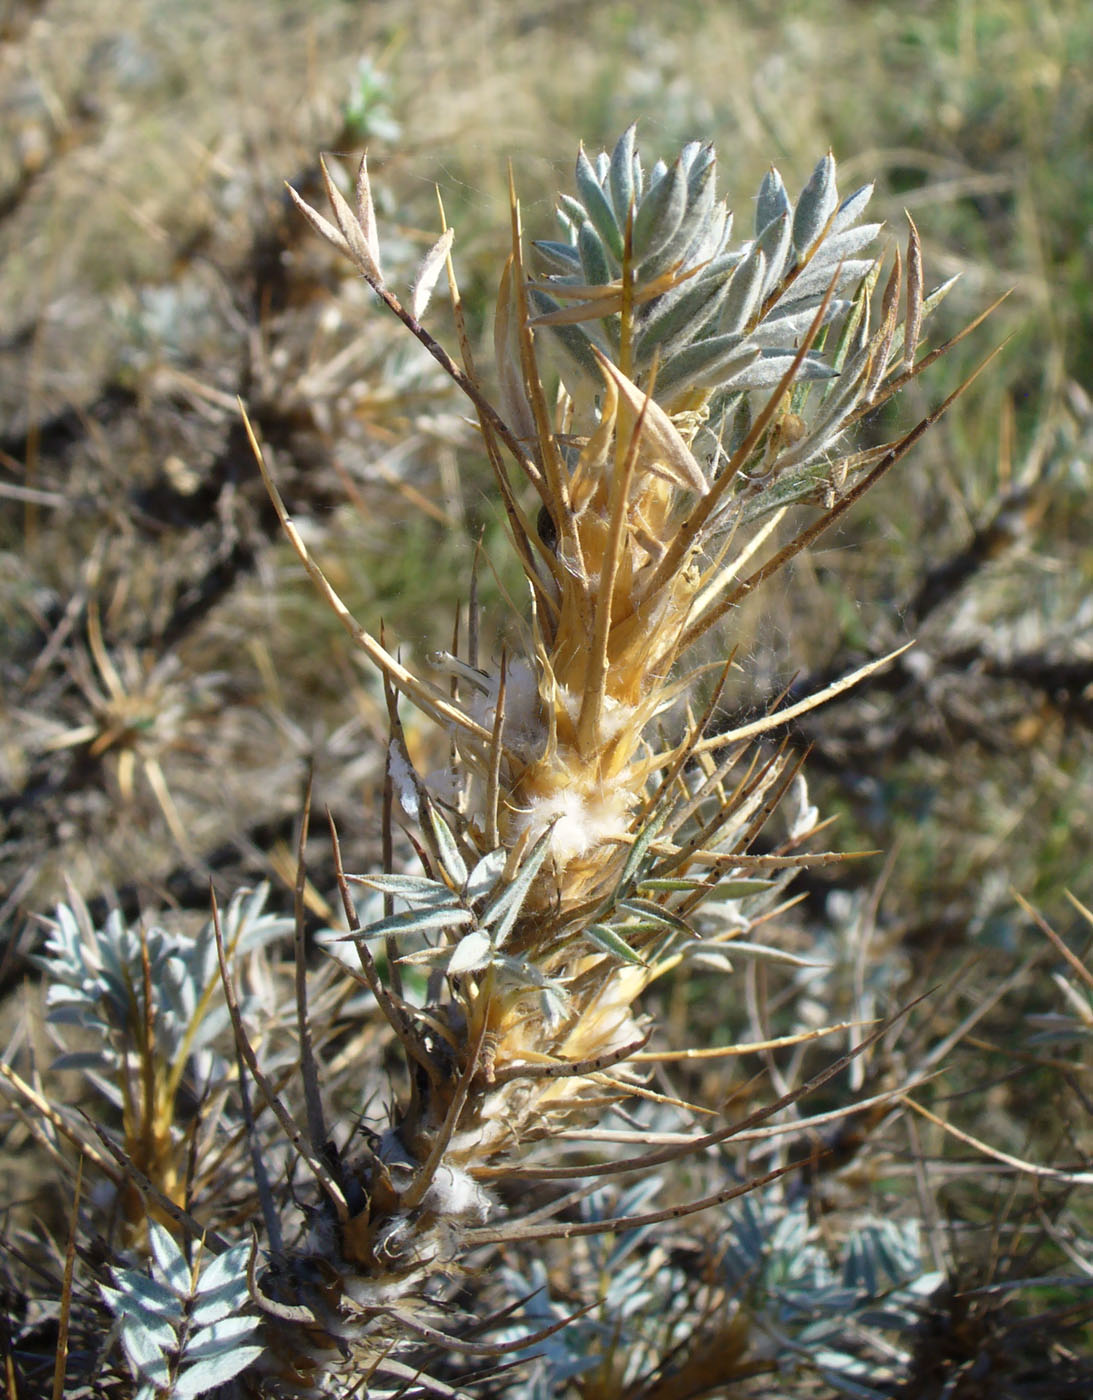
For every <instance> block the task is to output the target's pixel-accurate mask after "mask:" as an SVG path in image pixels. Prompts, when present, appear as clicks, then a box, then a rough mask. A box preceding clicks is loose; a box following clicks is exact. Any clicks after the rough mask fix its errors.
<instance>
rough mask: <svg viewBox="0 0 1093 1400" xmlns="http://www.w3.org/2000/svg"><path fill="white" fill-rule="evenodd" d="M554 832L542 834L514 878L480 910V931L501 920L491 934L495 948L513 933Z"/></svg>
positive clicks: (549, 828)
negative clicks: (481, 928)
mask: <svg viewBox="0 0 1093 1400" xmlns="http://www.w3.org/2000/svg"><path fill="white" fill-rule="evenodd" d="M553 831H554V828H553V827H548V828H547V829H546V831H544V832H543V834H542V836H540V837H539V839H538V841H536V843H535V845H534V846H532V848H531V850H530V851H529V852H528V854H527V856H526V857H525V859H524V862H523V864H522V865H521V866H520V869H519V870H518V871H517V872H516V876H515V878H514V879H513V880H512V881H511V883H510V884H508V885H506V886H505V888H504V889H502V890H500V891H499V892H498V893H497V895H496V896H495V897H494V898H493V899H492V900H491V901H490V903H489V904H488V905H487V907H486V908H485V909H484V910H483V911H482V917H481V919H480V921H479V922H480V923H481V925H482V927H483V928H493V925H494V924H495V923H497V921H498V920H499V919H500V921H501V922H500V923H499V924H497V927H496V928H495V929H494V932H493V941H494V944H495V945H496V946H497V947H498V948H502V947H504V944H505V940H506V939H507V938H508V936H509V934H510V933H511V932H512V927H513V925H514V924H515V922H516V919H517V917H518V916H519V913H520V910H521V908H522V907H523V904H524V900H525V899H526V898H527V896H528V891H529V890H530V889H531V886H532V883H533V882H534V880H535V877H536V875H538V873H539V870H540V867H541V866H542V864H543V861H544V860H545V859H546V854H547V851H548V850H549V848H550V839H551V836H552V835H553Z"/></svg>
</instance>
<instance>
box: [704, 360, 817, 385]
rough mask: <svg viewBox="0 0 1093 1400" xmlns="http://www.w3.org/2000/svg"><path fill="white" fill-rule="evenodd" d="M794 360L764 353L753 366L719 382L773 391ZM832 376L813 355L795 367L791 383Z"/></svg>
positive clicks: (801, 382) (802, 382)
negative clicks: (795, 370)
mask: <svg viewBox="0 0 1093 1400" xmlns="http://www.w3.org/2000/svg"><path fill="white" fill-rule="evenodd" d="M794 358H795V356H793V355H783V354H780V353H778V352H777V351H774V352H769V353H764V354H763V356H762V358H760V359H758V360H756V362H755V363H754V364H753V365H750V366H748V367H747V368H746V369H741V370H738V371H737V372H736V373H735V374H733V375H731V376H730V377H728V378H726V379H724V380H722V381H721V382H722V383H724V384H726V385H727V386H729V387H730V388H733V389H773V388H775V386H776V385H777V384H778V382H779V381H780V380H781V378H782V376H783V375H784V374H785V373H786V371H787V370H788V369H789V367H790V365H792V363H793V361H794ZM834 374H835V371H834V370H833V369H832V368H831V366H830V365H829V364H826V363H825V362H824V361H823V360H821V359H818V358H816V357H815V356H813V355H806V356H805V358H804V359H803V360H802V361H801V363H800V364H799V365H798V367H797V372H796V374H795V375H794V376H793V382H794V383H795V384H804V383H807V382H809V381H811V380H816V379H831V378H832V377H833V376H834Z"/></svg>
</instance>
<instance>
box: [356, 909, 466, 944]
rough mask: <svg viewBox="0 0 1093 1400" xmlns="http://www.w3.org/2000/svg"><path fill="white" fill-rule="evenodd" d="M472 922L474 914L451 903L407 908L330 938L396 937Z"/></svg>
mask: <svg viewBox="0 0 1093 1400" xmlns="http://www.w3.org/2000/svg"><path fill="white" fill-rule="evenodd" d="M471 923H474V915H473V914H472V913H471V911H470V910H469V909H464V908H463V907H462V906H461V905H458V904H452V905H448V906H446V907H445V908H443V909H435V908H430V909H408V910H407V911H406V912H405V913H404V914H392V915H391V917H390V918H389V919H380V920H378V921H377V922H376V923H374V924H369V925H368V927H367V928H365V929H361V931H360V932H359V933H345V934H342V935H341V937H339V938H336V939H334V940H332V941H333V942H335V943H350V942H353V941H354V940H355V939H357V938H367V939H372V938H386V937H388V935H390V936H391V937H393V938H398V937H399V936H400V935H401V934H404V933H426V932H428V930H430V929H438V928H441V929H442V928H460V927H461V926H462V925H463V924H471Z"/></svg>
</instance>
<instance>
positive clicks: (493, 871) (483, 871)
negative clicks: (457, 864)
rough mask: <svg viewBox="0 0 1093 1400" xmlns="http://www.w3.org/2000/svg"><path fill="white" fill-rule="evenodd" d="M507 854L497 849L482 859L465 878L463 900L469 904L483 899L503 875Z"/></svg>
mask: <svg viewBox="0 0 1093 1400" xmlns="http://www.w3.org/2000/svg"><path fill="white" fill-rule="evenodd" d="M508 854H509V853H508V851H506V850H505V849H504V848H503V847H498V849H497V850H496V851H489V852H488V853H487V854H486V855H484V856H483V857H482V859H481V860H480V861H479V862H478V864H477V865H476V866H475V867H474V869H473V870H472V871H471V873H470V874H469V875H468V876H467V883H466V884H465V885H464V886H463V898H464V899H465V900H467V901H468V902H471V901H473V900H476V899H485V897H486V896H487V895H488V894H489V893H490V892H491V891H492V890H493V888H494V886H495V885H496V884H497V882H498V880H499V879H500V878H501V876H502V874H503V873H504V870H505V863H506V861H507V860H508Z"/></svg>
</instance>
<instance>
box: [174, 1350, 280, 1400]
mask: <svg viewBox="0 0 1093 1400" xmlns="http://www.w3.org/2000/svg"><path fill="white" fill-rule="evenodd" d="M264 1350H265V1348H264V1347H260V1346H245V1347H234V1348H233V1349H232V1350H231V1351H226V1352H223V1353H222V1354H221V1355H220V1356H217V1357H216V1358H215V1359H210V1360H208V1361H199V1362H197V1363H196V1365H194V1366H187V1367H186V1369H185V1370H184V1371H182V1373H181V1374H180V1375H179V1377H178V1379H177V1380H176V1381H175V1383H174V1387H173V1388H172V1391H171V1396H172V1400H193V1397H194V1396H197V1395H204V1394H205V1393H206V1392H207V1391H209V1390H212V1389H214V1387H216V1386H219V1385H224V1384H225V1383H226V1382H227V1381H230V1380H231V1379H232V1377H233V1376H237V1375H239V1373H240V1371H243V1370H245V1369H246V1368H247V1367H248V1366H249V1365H250V1364H251V1362H252V1361H257V1360H258V1358H259V1357H260V1356H261V1355H262V1352H263V1351H264Z"/></svg>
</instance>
